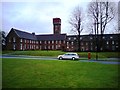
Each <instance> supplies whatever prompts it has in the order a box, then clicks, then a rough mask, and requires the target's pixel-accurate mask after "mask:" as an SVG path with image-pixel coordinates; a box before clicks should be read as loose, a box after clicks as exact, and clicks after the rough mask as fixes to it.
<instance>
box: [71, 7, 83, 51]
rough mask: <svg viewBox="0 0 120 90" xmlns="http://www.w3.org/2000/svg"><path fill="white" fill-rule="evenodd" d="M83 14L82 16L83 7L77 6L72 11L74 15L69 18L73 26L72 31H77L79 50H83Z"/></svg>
mask: <svg viewBox="0 0 120 90" xmlns="http://www.w3.org/2000/svg"><path fill="white" fill-rule="evenodd" d="M82 22H83V16H82V8H81V7H79V6H77V7H75V8H74V10H73V12H72V16H71V17H70V19H69V24H70V25H71V26H72V31H74V32H76V33H77V40H78V51H80V50H81V48H80V47H81V46H80V34H81V32H82V31H83V25H82Z"/></svg>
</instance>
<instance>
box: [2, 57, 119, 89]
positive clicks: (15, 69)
mask: <svg viewBox="0 0 120 90" xmlns="http://www.w3.org/2000/svg"><path fill="white" fill-rule="evenodd" d="M2 64H3V65H2V70H3V71H2V75H3V76H2V79H3V82H2V85H3V88H116V87H118V65H109V64H100V63H93V62H79V61H71V60H34V59H9V58H3V60H2Z"/></svg>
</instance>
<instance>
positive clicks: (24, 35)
mask: <svg viewBox="0 0 120 90" xmlns="http://www.w3.org/2000/svg"><path fill="white" fill-rule="evenodd" d="M11 30H14V32H15V33H16V34H17V35H18V37H20V38H25V39H31V40H41V41H44V40H65V39H66V34H46V35H33V34H32V33H28V32H24V31H20V30H17V29H13V28H12V29H11Z"/></svg>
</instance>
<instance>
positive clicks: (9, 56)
mask: <svg viewBox="0 0 120 90" xmlns="http://www.w3.org/2000/svg"><path fill="white" fill-rule="evenodd" d="M0 58H19V59H37V60H58V59H57V58H56V57H48V56H47V57H46V56H25V55H2V56H0Z"/></svg>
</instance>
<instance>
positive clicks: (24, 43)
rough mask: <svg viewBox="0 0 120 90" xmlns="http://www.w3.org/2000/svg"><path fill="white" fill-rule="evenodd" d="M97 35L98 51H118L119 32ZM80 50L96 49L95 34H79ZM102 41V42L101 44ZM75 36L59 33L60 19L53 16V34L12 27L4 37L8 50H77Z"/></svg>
mask: <svg viewBox="0 0 120 90" xmlns="http://www.w3.org/2000/svg"><path fill="white" fill-rule="evenodd" d="M100 37H101V36H100V35H98V39H97V42H98V43H97V44H98V47H99V49H100V51H119V34H104V35H103V36H102V40H101V39H100ZM80 41H81V42H80V47H81V51H96V37H95V35H81V37H80ZM101 42H102V44H101ZM77 44H78V43H77V36H76V35H67V34H61V19H60V18H53V34H46V35H36V34H35V33H28V32H25V31H21V30H17V29H14V28H12V29H11V30H10V32H9V33H8V35H7V37H6V49H8V50H64V51H77V50H78V45H77Z"/></svg>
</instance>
